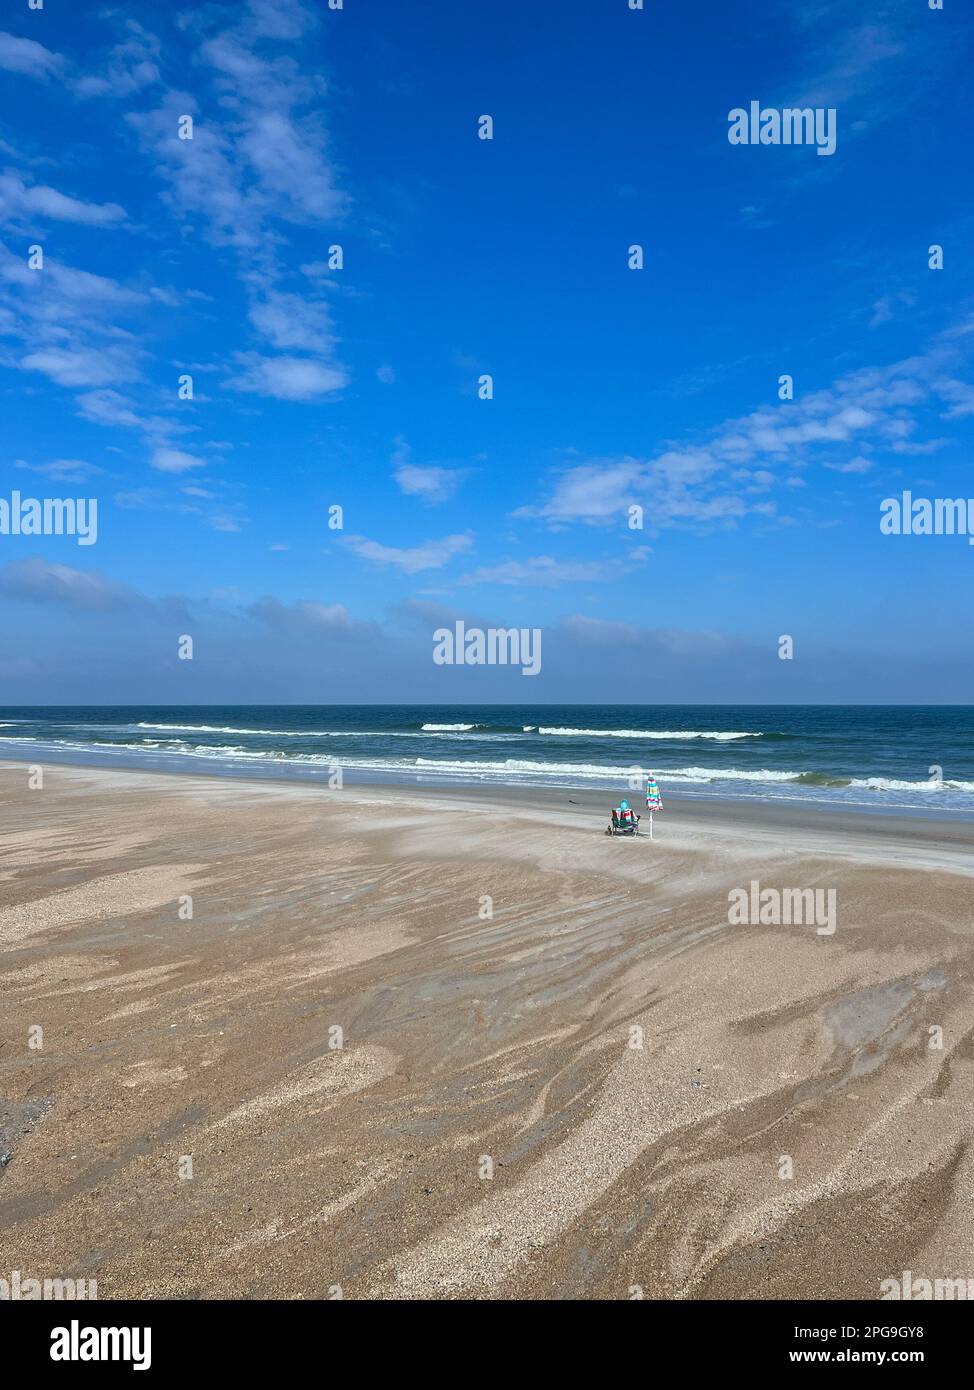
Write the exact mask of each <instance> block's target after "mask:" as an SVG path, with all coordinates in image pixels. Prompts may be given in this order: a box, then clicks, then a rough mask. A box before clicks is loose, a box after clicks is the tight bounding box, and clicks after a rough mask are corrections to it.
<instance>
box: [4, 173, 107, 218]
mask: <svg viewBox="0 0 974 1390" xmlns="http://www.w3.org/2000/svg"><path fill="white" fill-rule="evenodd" d="M48 218H50V219H52V220H53V221H55V222H76V223H78V224H80V225H81V226H86V227H111V226H114V225H116V224H117V223H120V222H123V221H124V220H125V209H124V208H122V207H119V205H118V203H86V202H84V201H83V200H82V199H80V198H72V197H70V196H69V195H67V194H65V193H59V192H58V190H57V189H56V188H49V187H48V186H47V185H46V184H26V183H24V181H23V179H22V178H20V176H19V175H18V174H17V173H15V172H14V171H13V170H11V169H7V170H5V171H4V172H3V173H2V174H0V221H2V222H3V223H4V224H5V225H8V226H9V225H16V226H19V225H22V224H28V225H29V224H31V223H36V222H37V221H38V220H46V219H48Z"/></svg>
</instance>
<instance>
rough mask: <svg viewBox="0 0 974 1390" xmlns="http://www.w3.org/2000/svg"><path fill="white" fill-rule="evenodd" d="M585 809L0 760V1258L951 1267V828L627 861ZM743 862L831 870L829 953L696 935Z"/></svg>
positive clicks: (538, 801) (377, 1273) (783, 1287)
mask: <svg viewBox="0 0 974 1390" xmlns="http://www.w3.org/2000/svg"><path fill="white" fill-rule="evenodd" d="M572 803H575V804H572ZM607 805H608V799H607V797H606V796H605V794H596V793H565V792H552V793H551V794H546V793H543V792H532V793H522V794H520V795H515V794H514V793H511V794H505V793H501V792H498V791H496V790H495V791H493V792H491V793H478V792H474V791H470V792H460V791H456V790H454V791H452V792H437V791H434V790H430V791H418V790H416V789H413V788H405V787H400V788H376V787H370V788H365V787H349V786H346V787H345V788H344V789H343V790H340V791H339V790H335V791H329V790H327V788H322V787H319V786H314V785H309V784H284V783H273V782H261V783H256V782H246V781H242V780H233V779H230V778H224V779H218V778H204V777H190V776H165V775H161V774H152V773H144V772H135V771H114V770H113V771H104V770H97V769H86V768H78V767H72V768H68V767H56V766H47V767H45V772H44V785H43V789H41V790H37V789H30V788H29V787H28V771H27V766H26V765H25V764H19V763H6V764H3V765H0V827H2V831H0V847H2V856H0V858H2V876H0V885H2V886H0V1161H2V1160H3V1158H4V1157H6V1160H7V1161H6V1163H5V1166H3V1167H0V1274H2V1273H3V1272H4V1271H7V1270H20V1271H24V1272H25V1273H30V1274H31V1275H33V1276H35V1277H39V1278H43V1277H53V1276H67V1277H75V1278H86V1279H97V1281H98V1292H99V1297H101V1298H113V1297H114V1298H122V1297H147V1298H203V1299H209V1298H220V1297H250V1298H296V1297H300V1298H306V1299H320V1298H327V1297H329V1296H335V1291H336V1290H339V1289H340V1290H341V1294H342V1296H344V1297H345V1298H354V1299H416V1298H437V1299H439V1298H475V1299H481V1298H498V1299H503V1298H527V1299H590V1298H598V1299H625V1298H629V1297H631V1296H633V1290H634V1289H635V1290H637V1291H642V1293H643V1295H644V1296H645V1297H646V1298H652V1299H689V1298H708V1299H715V1298H721V1299H726V1298H743V1299H750V1298H761V1297H766V1298H796V1297H797V1298H812V1299H819V1298H836V1297H844V1298H854V1299H875V1298H877V1297H879V1284H880V1281H881V1280H883V1279H884V1278H888V1277H890V1276H899V1274H900V1272H901V1271H903V1270H912V1271H914V1272H917V1273H922V1274H925V1275H927V1276H929V1277H935V1276H936V1277H974V1198H972V1196H971V1194H972V1192H974V1158H972V1149H971V1139H972V1135H974V1107H972V1106H971V1103H970V1096H971V1084H972V1080H974V995H972V979H974V876H972V875H974V854H972V848H974V826H972V825H971V824H969V823H968V824H963V823H960V822H938V821H934V820H927V821H920V820H917V821H915V822H913V821H906V820H899V819H894V818H883V817H879V816H870V815H867V814H862V815H852V814H850V815H845V816H842V817H837V816H834V815H833V816H825V815H824V814H819V815H816V813H815V812H814V811H811V810H808V811H802V812H801V813H799V812H787V811H783V810H774V809H764V808H761V807H757V806H750V807H747V808H744V809H741V808H737V807H734V806H730V805H726V804H725V805H722V806H717V807H715V806H709V807H702V806H699V805H676V806H672V807H671V806H669V805H668V807H667V811H666V813H665V814H664V815H663V816H661V817H658V818H657V832H656V833H657V838H656V839H655V840H653V841H650V840H649V839H648V837H645V836H644V837H640V838H639V839H636V840H622V839H610V838H606V836H605V835H604V834H603V831H604V827H605V822H606V815H605V811H606V807H607ZM753 881H757V882H759V883H760V885H761V887H762V888H764V887H774V888H776V889H779V890H784V889H788V888H794V889H801V890H805V889H813V890H815V889H819V890H822V891H823V893H827V892H829V891H831V890H834V894H835V898H834V902H835V930H834V932H832V933H831V934H825V933H823V932H821V931H819V930H818V929H817V926H816V925H815V924H804V925H776V924H762V923H760V922H754V923H750V924H740V923H731V921H729V913H728V895H729V894H730V893H731V892H732V890H734V889H739V888H744V889H746V888H748V886H749V884H750V883H752V882H753ZM190 900H191V901H190ZM190 913H191V915H190ZM37 1029H42V1030H43V1031H42V1035H39V1034H38V1033H37ZM931 1030H933V1031H931ZM938 1030H942V1034H941V1033H940V1032H938ZM38 1039H40V1044H41V1045H38ZM940 1042H942V1046H938V1045H937V1044H938V1043H940ZM190 1161H191V1162H190ZM190 1174H191V1175H190Z"/></svg>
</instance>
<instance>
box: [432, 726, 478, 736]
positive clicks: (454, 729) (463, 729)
mask: <svg viewBox="0 0 974 1390" xmlns="http://www.w3.org/2000/svg"><path fill="white" fill-rule="evenodd" d="M483 727H484V726H483V725H482V724H424V725H423V731H424V732H425V733H428V734H454V733H458V734H463V733H467V732H468V731H469V730H470V729H481V728H483Z"/></svg>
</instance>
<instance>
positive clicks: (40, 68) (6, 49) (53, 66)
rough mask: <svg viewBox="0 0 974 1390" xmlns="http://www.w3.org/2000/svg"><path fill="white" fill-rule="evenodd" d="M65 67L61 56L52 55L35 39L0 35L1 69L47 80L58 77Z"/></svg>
mask: <svg viewBox="0 0 974 1390" xmlns="http://www.w3.org/2000/svg"><path fill="white" fill-rule="evenodd" d="M63 67H64V59H63V58H62V57H61V56H60V55H59V54H57V53H52V52H51V50H50V49H49V48H45V47H44V45H43V44H41V43H37V42H36V41H35V40H34V39H22V38H18V37H17V36H16V35H15V34H7V33H0V68H3V69H5V70H6V71H7V72H19V73H23V74H24V75H25V76H27V77H40V78H45V77H55V76H57V74H58V73H59V72H60V71H61V70H62V68H63Z"/></svg>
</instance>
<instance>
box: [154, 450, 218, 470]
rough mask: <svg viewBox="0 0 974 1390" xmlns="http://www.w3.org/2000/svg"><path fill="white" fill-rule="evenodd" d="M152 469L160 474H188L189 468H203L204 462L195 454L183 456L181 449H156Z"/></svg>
mask: <svg viewBox="0 0 974 1390" xmlns="http://www.w3.org/2000/svg"><path fill="white" fill-rule="evenodd" d="M152 467H153V468H157V469H158V470H159V472H160V473H188V472H189V471H190V469H191V468H205V467H206V460H205V459H201V458H197V457H196V455H195V454H184V453H183V452H182V450H181V449H156V451H155V453H154V454H153V455H152Z"/></svg>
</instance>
